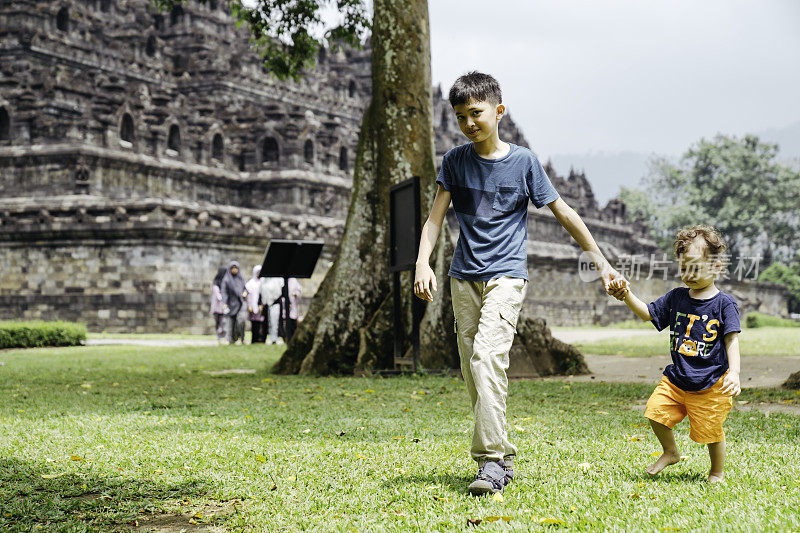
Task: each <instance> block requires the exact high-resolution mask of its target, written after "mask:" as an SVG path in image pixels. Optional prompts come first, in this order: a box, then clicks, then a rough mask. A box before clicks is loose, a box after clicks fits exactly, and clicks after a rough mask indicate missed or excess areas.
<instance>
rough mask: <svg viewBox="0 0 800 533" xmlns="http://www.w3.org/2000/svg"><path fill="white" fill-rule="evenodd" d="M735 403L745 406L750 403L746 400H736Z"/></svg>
mask: <svg viewBox="0 0 800 533" xmlns="http://www.w3.org/2000/svg"><path fill="white" fill-rule="evenodd" d="M736 403H738V404H739V405H747V404H748V403H750V402H748V401H747V400H738V401H737V402H736Z"/></svg>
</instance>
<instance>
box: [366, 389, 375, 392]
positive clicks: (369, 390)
mask: <svg viewBox="0 0 800 533" xmlns="http://www.w3.org/2000/svg"><path fill="white" fill-rule="evenodd" d="M364 392H375V391H374V390H372V389H367V390H365V391H364Z"/></svg>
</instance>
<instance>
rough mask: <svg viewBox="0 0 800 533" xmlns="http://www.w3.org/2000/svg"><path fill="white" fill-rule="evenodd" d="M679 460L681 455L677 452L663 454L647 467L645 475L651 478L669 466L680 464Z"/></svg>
mask: <svg viewBox="0 0 800 533" xmlns="http://www.w3.org/2000/svg"><path fill="white" fill-rule="evenodd" d="M680 460H681V455H680V454H679V453H678V452H664V453H662V454H661V457H659V458H658V460H657V461H656V462H655V463H653V464H651V465H650V466H648V467H647V473H648V474H650V475H651V476H655V475H656V474H658V473H659V472H661V471H662V470H664V469H665V468H666V467H668V466H669V465H674V464H675V463H677V462H680Z"/></svg>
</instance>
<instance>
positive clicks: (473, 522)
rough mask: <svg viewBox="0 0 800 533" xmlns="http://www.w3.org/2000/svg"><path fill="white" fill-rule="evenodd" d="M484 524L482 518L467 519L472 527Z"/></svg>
mask: <svg viewBox="0 0 800 533" xmlns="http://www.w3.org/2000/svg"><path fill="white" fill-rule="evenodd" d="M481 522H483V520H481V519H480V518H467V524H469V525H471V526H479V525H480V524H481Z"/></svg>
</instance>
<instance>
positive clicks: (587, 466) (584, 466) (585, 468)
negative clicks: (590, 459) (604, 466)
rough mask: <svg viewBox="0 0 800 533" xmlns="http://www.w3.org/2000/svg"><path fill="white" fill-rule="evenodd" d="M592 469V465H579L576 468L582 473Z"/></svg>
mask: <svg viewBox="0 0 800 533" xmlns="http://www.w3.org/2000/svg"><path fill="white" fill-rule="evenodd" d="M591 467H592V463H580V464H579V465H578V468H583V470H584V472H585V471H587V470H589V469H590V468H591Z"/></svg>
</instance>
